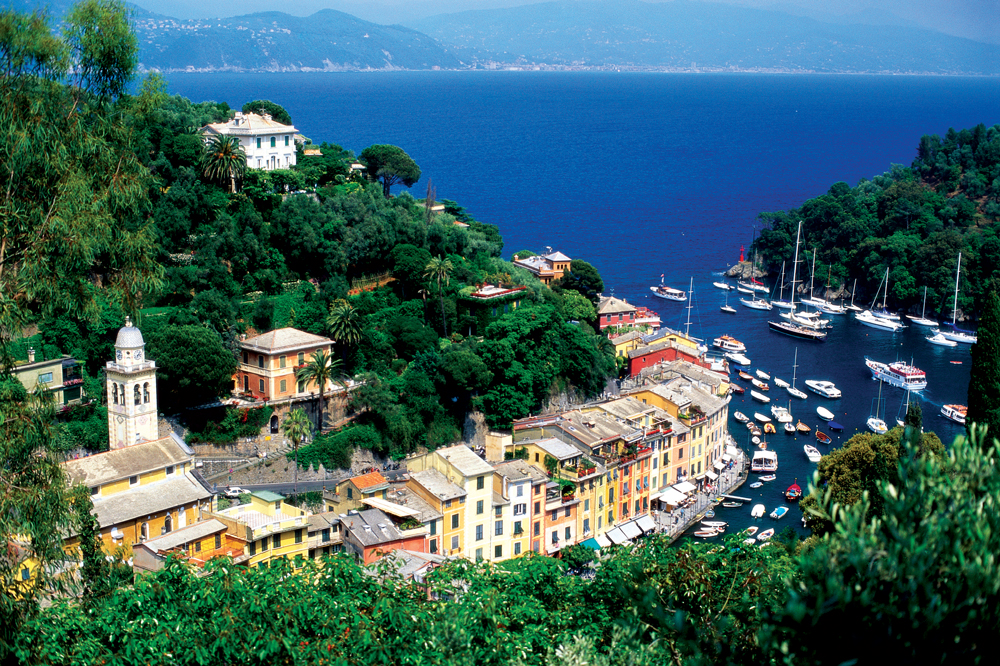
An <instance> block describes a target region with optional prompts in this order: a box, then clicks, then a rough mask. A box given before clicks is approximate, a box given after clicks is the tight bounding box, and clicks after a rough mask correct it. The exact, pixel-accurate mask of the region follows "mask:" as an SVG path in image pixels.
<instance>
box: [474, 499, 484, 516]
mask: <svg viewBox="0 0 1000 666" xmlns="http://www.w3.org/2000/svg"><path fill="white" fill-rule="evenodd" d="M482 513H483V500H479V501H478V502H476V515H477V516H478V515H481V514H482Z"/></svg>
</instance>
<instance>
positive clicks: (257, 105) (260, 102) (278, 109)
mask: <svg viewBox="0 0 1000 666" xmlns="http://www.w3.org/2000/svg"><path fill="white" fill-rule="evenodd" d="M241 110H242V111H243V113H258V114H265V113H266V114H268V115H270V116H271V117H272V118H273V119H274V120H276V121H277V122H279V123H281V124H282V125H291V124H292V117H291V116H290V115H288V111H286V110H285V107H283V106H281V105H280V104H276V103H274V102H272V101H270V100H266V99H257V100H254V101H252V102H247V103H246V104H244V105H243V108H242V109H241Z"/></svg>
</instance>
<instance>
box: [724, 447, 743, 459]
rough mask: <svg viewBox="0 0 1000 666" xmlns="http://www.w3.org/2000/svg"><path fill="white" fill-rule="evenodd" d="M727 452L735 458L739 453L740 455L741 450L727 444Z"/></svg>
mask: <svg viewBox="0 0 1000 666" xmlns="http://www.w3.org/2000/svg"><path fill="white" fill-rule="evenodd" d="M726 453H728V454H729V455H731V456H732V457H734V458H738V457H739V455H740V452H739V451H737V450H736V447H735V446H727V447H726Z"/></svg>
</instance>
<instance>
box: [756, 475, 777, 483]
mask: <svg viewBox="0 0 1000 666" xmlns="http://www.w3.org/2000/svg"><path fill="white" fill-rule="evenodd" d="M757 478H759V479H760V480H761V481H764V482H765V483H766V482H768V481H774V480H775V479H776V478H778V477H776V476H775V475H774V474H765V475H764V476H759V477H757Z"/></svg>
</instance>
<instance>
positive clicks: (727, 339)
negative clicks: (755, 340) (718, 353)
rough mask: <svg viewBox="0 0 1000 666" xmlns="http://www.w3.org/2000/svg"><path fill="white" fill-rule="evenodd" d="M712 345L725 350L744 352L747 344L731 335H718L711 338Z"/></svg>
mask: <svg viewBox="0 0 1000 666" xmlns="http://www.w3.org/2000/svg"><path fill="white" fill-rule="evenodd" d="M712 346H713V347H718V348H719V349H721V350H722V351H725V352H745V351H746V350H747V346H746V345H745V344H743V343H742V342H740V341H739V340H737V339H736V338H734V337H733V336H731V335H720V336H719V337H717V338H716V339H714V340H712Z"/></svg>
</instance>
